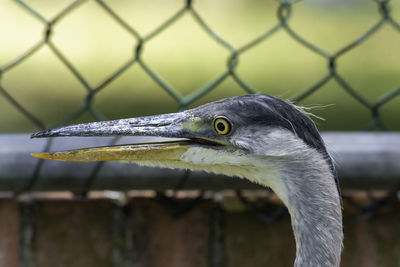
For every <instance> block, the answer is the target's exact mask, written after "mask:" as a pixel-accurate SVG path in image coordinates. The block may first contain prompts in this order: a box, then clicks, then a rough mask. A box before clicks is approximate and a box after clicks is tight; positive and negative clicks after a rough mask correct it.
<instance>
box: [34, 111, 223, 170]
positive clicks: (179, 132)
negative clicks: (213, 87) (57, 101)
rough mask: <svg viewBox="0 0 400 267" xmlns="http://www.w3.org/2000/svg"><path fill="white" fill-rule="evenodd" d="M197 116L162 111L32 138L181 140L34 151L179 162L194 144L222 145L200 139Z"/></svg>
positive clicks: (67, 157)
mask: <svg viewBox="0 0 400 267" xmlns="http://www.w3.org/2000/svg"><path fill="white" fill-rule="evenodd" d="M197 119H198V118H197ZM195 121H196V118H195V117H192V116H188V115H187V114H186V113H184V112H180V113H171V114H162V115H156V116H148V117H141V118H132V119H121V120H114V121H101V122H92V123H85V124H77V125H71V126H66V127H59V128H54V129H50V130H45V131H42V132H38V133H35V134H33V135H32V136H31V138H41V137H58V136H159V137H172V138H185V139H184V140H179V141H169V142H157V143H142V144H129V145H116V146H105V147H94V148H83V149H76V150H69V151H61V152H49V153H33V154H32V156H34V157H37V158H42V159H52V160H61V161H77V162H90V161H106V160H120V161H132V162H138V163H141V162H144V163H146V162H149V161H151V162H169V163H173V162H177V161H180V158H181V157H182V155H183V154H184V153H185V152H186V151H187V150H188V149H189V148H191V147H194V146H195V147H199V146H202V147H204V146H207V147H210V146H213V147H215V146H220V145H221V144H219V143H217V142H215V141H212V140H208V139H204V138H201V137H200V136H199V133H198V132H196V131H194V130H193V129H194V126H193V125H194V123H195Z"/></svg>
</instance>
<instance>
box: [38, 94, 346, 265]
mask: <svg viewBox="0 0 400 267" xmlns="http://www.w3.org/2000/svg"><path fill="white" fill-rule="evenodd" d="M121 135H124V136H128V135H129V136H160V137H172V138H181V139H179V140H175V141H169V142H157V143H143V144H133V145H132V144H131V145H118V146H109V147H96V148H84V149H77V150H69V151H61V152H50V153H36V154H32V155H33V156H35V157H38V158H44V159H53V160H62V161H80V162H89V161H105V160H119V161H129V162H134V163H137V164H140V165H145V166H158V167H167V168H182V169H190V170H201V171H206V172H213V173H217V174H224V175H228V176H236V177H241V178H246V179H248V180H250V181H252V182H254V183H258V184H261V185H264V186H267V187H270V188H271V189H272V190H273V191H274V192H275V193H276V194H277V195H278V196H279V197H280V198H281V200H282V201H283V202H284V204H285V205H286V206H287V208H288V210H289V213H290V215H291V221H292V228H293V232H294V237H295V240H296V259H295V263H294V265H295V266H307V267H308V266H339V264H340V254H341V250H342V241H343V231H342V208H341V201H340V191H339V186H338V181H337V177H336V174H335V169H334V166H333V163H332V159H331V158H330V156H329V154H328V152H327V150H326V148H325V145H324V142H323V140H322V138H321V137H320V135H319V133H318V131H317V129H316V128H315V126H314V125H313V123H312V122H311V121H310V120H309V119H308V118H307V116H305V115H304V114H303V113H302V112H301V110H300V109H299V108H297V107H296V106H294V105H293V104H291V103H288V102H285V101H282V100H280V99H277V98H274V97H271V96H267V95H259V94H257V95H244V96H237V97H231V98H226V99H222V100H219V101H216V102H212V103H208V104H205V105H202V106H199V107H197V108H194V109H190V110H186V111H183V112H179V113H170V114H162V115H156V116H148V117H141V118H130V119H121V120H114V121H101V122H92V123H85V124H77V125H72V126H66V127H59V128H54V129H50V130H46V131H42V132H39V133H35V134H33V135H32V138H36V137H56V136H121ZM266 238H268V237H266Z"/></svg>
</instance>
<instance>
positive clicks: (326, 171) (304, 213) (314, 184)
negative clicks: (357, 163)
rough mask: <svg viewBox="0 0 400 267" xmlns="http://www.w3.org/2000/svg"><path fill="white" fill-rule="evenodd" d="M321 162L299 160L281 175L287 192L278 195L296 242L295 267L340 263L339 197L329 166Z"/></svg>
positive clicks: (337, 264)
mask: <svg viewBox="0 0 400 267" xmlns="http://www.w3.org/2000/svg"><path fill="white" fill-rule="evenodd" d="M303 156H304V155H303ZM318 161H319V162H316V158H313V159H310V161H309V163H312V164H306V163H307V160H306V159H304V158H303V159H301V160H296V161H293V162H291V164H290V165H289V166H286V167H285V168H283V170H282V172H281V174H282V176H281V178H283V179H282V181H283V184H284V187H285V189H286V192H277V193H278V195H279V193H281V195H282V196H280V197H281V199H282V200H283V201H284V202H285V204H286V206H287V207H288V210H289V213H290V215H291V221H292V227H293V232H294V236H295V239H296V260H295V264H294V266H295V267H304V266H339V264H340V254H341V251H342V241H343V231H342V207H341V201H340V196H339V192H338V190H337V187H336V183H335V180H334V174H333V173H332V171H331V169H330V167H329V165H328V164H327V162H326V161H325V160H324V159H323V158H321V159H319V160H318ZM310 166H314V167H310ZM315 166H318V167H315ZM282 193H283V194H282Z"/></svg>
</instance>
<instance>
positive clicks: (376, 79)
mask: <svg viewBox="0 0 400 267" xmlns="http://www.w3.org/2000/svg"><path fill="white" fill-rule="evenodd" d="M25 3H27V4H28V5H29V6H30V7H32V8H33V9H34V10H35V11H36V12H38V13H39V14H41V15H42V16H43V17H44V18H46V19H48V20H50V19H51V18H52V17H54V16H55V15H56V14H58V13H59V12H60V11H61V10H63V9H64V8H65V7H66V6H68V5H69V4H70V3H71V1H42V0H41V1H33V0H32V1H25ZM105 3H107V4H108V5H109V6H110V7H111V8H112V9H113V10H114V11H115V12H116V13H117V14H118V15H119V16H120V17H121V18H122V19H123V20H124V21H126V22H127V23H128V24H129V25H130V26H131V27H132V28H134V29H135V30H136V31H138V33H139V34H140V35H142V36H146V34H149V33H150V32H152V31H153V30H154V29H156V28H157V27H158V26H159V25H161V24H162V23H164V22H165V21H166V20H167V19H168V18H169V17H171V16H172V15H173V14H175V13H176V12H177V11H178V10H179V9H181V8H183V7H184V5H185V3H184V1H182V0H177V1H163V0H157V1H153V0H152V1H138V0H137V1H132V0H124V1H105ZM278 6H279V2H278V1H272V0H264V1H261V0H229V1H228V0H219V1H212V0H199V1H194V2H193V8H194V9H195V10H196V11H197V12H198V13H199V14H200V16H201V17H202V18H203V20H204V21H205V22H206V23H207V25H208V26H209V27H210V28H211V29H213V30H214V31H215V32H217V33H218V34H219V35H220V36H221V37H222V38H223V39H225V40H226V41H227V42H229V43H230V44H231V45H232V46H234V47H236V48H238V47H241V46H242V45H245V44H246V43H248V42H249V41H251V40H253V39H254V38H256V37H257V36H259V35H261V34H262V33H264V32H266V31H267V30H268V29H270V28H272V27H273V26H274V25H276V24H277V22H278V19H277V8H278ZM390 7H391V16H392V18H393V19H395V20H396V21H398V22H399V21H400V1H399V0H395V1H391V2H390ZM292 8H293V13H292V16H291V18H290V21H289V25H290V26H291V28H292V29H293V30H295V31H296V32H297V33H298V34H299V35H300V36H302V37H303V38H304V39H306V40H308V41H310V42H311V43H313V44H315V45H317V46H319V47H321V48H323V49H324V50H327V51H329V52H330V53H334V52H335V51H338V50H339V49H341V48H342V47H344V46H346V45H347V44H349V43H350V42H352V41H353V40H355V39H357V38H358V37H359V36H360V35H362V34H364V33H365V32H366V31H367V30H368V29H370V28H371V27H372V26H373V25H374V24H375V23H376V22H377V21H379V19H380V18H381V16H380V13H379V11H378V5H377V3H376V2H375V1H372V0H371V1H361V0H359V1H356V0H353V1H331V0H319V1H317V0H313V1H307V0H305V1H301V2H298V3H296V4H294V5H293V7H292ZM0 23H1V25H3V26H2V27H0V36H1V39H0V40H1V41H0V69H2V68H3V66H5V65H7V64H8V63H10V62H12V61H14V60H15V59H16V58H18V57H19V56H21V55H22V54H23V53H24V52H26V51H27V50H29V49H30V48H31V47H32V46H33V45H34V44H35V43H37V42H39V41H40V40H41V39H43V35H44V31H45V25H44V24H43V23H42V22H41V21H40V20H38V19H37V18H35V17H34V16H32V15H31V14H30V13H29V12H27V11H26V10H25V9H24V8H22V7H21V5H19V4H18V3H16V2H15V1H11V0H1V2H0ZM51 40H52V42H53V43H54V45H55V46H56V47H57V48H58V49H59V50H60V51H61V52H62V53H63V54H64V55H65V57H66V58H67V60H68V61H69V62H70V63H71V64H72V65H73V66H74V67H75V68H76V69H77V70H78V71H79V73H81V75H82V76H83V77H84V78H85V79H86V80H87V81H88V83H89V84H90V85H91V86H93V87H95V86H96V85H98V84H99V83H101V82H102V81H104V80H105V79H106V78H108V77H109V75H111V74H112V73H113V72H114V71H115V70H116V69H118V68H119V67H120V66H121V65H123V64H124V63H125V62H126V61H127V60H129V59H130V58H132V56H133V55H134V51H135V46H136V44H137V40H136V39H135V38H134V37H133V36H132V35H131V34H129V33H128V32H127V31H126V30H125V29H123V28H122V27H121V26H120V25H119V24H118V23H116V22H115V20H113V19H112V18H111V17H110V15H109V14H108V13H107V12H106V11H105V10H104V9H103V8H102V7H101V6H100V5H99V4H98V3H97V2H96V1H82V3H81V4H80V5H79V6H78V7H76V8H75V9H73V10H72V11H71V12H69V13H68V14H67V15H66V16H65V17H63V18H62V19H61V20H59V21H58V22H57V24H56V25H54V26H53V32H52V35H51ZM143 49H144V51H143V54H142V59H143V61H144V62H145V63H146V64H147V65H148V66H149V67H151V68H152V69H153V70H154V71H155V72H157V73H158V74H159V75H160V76H161V77H163V79H164V80H166V81H168V83H169V84H170V85H172V86H173V87H174V88H175V89H176V90H178V91H179V92H180V93H181V94H182V95H188V94H190V93H192V92H194V91H195V90H196V89H199V88H201V87H203V86H204V85H206V84H207V83H209V82H210V81H212V80H213V79H215V78H216V77H218V76H219V75H220V74H222V73H223V72H224V71H226V69H227V67H226V63H227V60H228V58H229V56H230V52H229V50H227V49H226V48H224V47H222V46H221V45H220V44H218V43H217V42H216V41H215V40H214V39H212V38H211V37H210V36H209V35H208V34H207V33H206V32H205V31H204V30H203V29H202V28H201V27H200V26H199V24H198V23H197V22H196V21H195V20H194V19H193V17H192V16H191V14H190V13H189V12H187V13H185V14H184V15H183V16H182V17H181V18H179V19H178V20H177V21H176V22H175V23H173V24H172V25H171V26H169V27H168V28H166V29H164V30H163V31H162V32H160V33H159V34H158V35H156V36H155V37H154V38H153V39H151V40H150V41H148V42H146V43H145V46H144V48H143ZM236 70H237V73H238V74H239V75H240V76H241V77H242V78H243V79H244V80H245V81H246V82H247V83H248V84H249V85H251V86H252V87H253V88H255V89H256V90H257V91H259V92H262V93H266V94H271V95H274V96H278V97H281V98H285V99H290V98H292V97H295V96H296V95H298V94H300V93H301V92H303V91H305V90H306V89H308V88H309V87H310V86H311V85H312V84H314V83H315V82H317V81H318V80H320V79H321V78H322V77H323V76H324V75H326V74H327V73H328V68H327V60H326V59H325V58H323V57H321V56H320V55H318V54H316V53H314V52H312V51H310V50H309V49H307V48H305V47H304V46H302V45H301V44H300V43H298V42H297V41H295V40H294V39H293V38H292V37H290V36H289V35H288V34H287V33H286V32H285V31H284V30H282V29H281V30H279V31H278V32H276V33H275V34H274V35H272V36H271V37H269V38H268V39H266V40H264V41H263V42H261V43H260V44H258V45H256V46H255V47H253V48H252V49H250V50H248V51H246V52H244V53H243V54H241V55H240V57H239V65H238V67H237V69H236ZM337 70H338V73H339V74H340V75H341V76H342V77H343V78H344V79H345V80H346V82H347V83H348V84H350V85H351V86H352V87H353V88H354V89H355V90H356V91H357V92H359V93H360V94H362V95H363V96H364V97H365V98H366V99H367V100H368V101H371V102H374V101H376V100H377V99H379V97H381V96H382V95H384V94H386V93H388V92H390V91H392V90H393V89H395V88H397V87H399V86H400V32H399V31H397V30H396V29H395V28H394V27H392V26H391V25H389V24H385V25H384V26H383V27H382V28H381V29H379V30H378V31H377V32H376V33H374V34H373V35H372V36H371V37H370V38H369V39H368V40H367V41H366V42H364V43H362V44H361V45H359V46H357V47H356V48H355V49H353V50H351V51H349V52H347V53H345V54H344V55H343V56H341V57H339V59H338V61H337ZM0 83H1V86H2V88H4V90H6V91H7V92H8V94H10V95H11V96H12V97H13V98H14V99H15V100H17V101H18V102H19V103H20V105H22V106H23V107H24V108H26V109H27V110H28V111H29V112H31V113H32V114H34V115H35V116H36V117H37V118H39V119H40V120H42V121H43V122H45V124H46V127H50V126H55V125H56V124H57V122H59V121H61V120H63V119H65V118H66V117H68V116H69V115H71V114H73V113H74V112H75V111H76V110H77V109H79V108H80V107H82V106H83V104H84V101H85V97H86V95H87V91H86V89H85V88H84V87H83V86H82V84H81V83H80V82H79V81H78V80H77V79H76V77H75V76H74V75H73V74H72V73H71V71H70V70H68V68H66V66H65V65H64V64H63V63H62V62H61V61H60V60H59V59H58V58H57V57H56V56H55V55H54V53H53V52H52V51H51V50H50V49H49V48H48V47H47V46H46V45H45V46H43V47H42V48H41V49H39V50H38V51H37V52H36V53H34V54H33V55H32V56H31V57H29V58H28V59H26V60H25V61H23V62H22V63H21V64H18V65H17V66H15V67H13V68H11V69H9V70H7V71H5V72H3V73H2V75H1V80H0ZM245 93H246V92H245V91H244V90H243V89H242V88H241V87H240V86H239V85H238V84H236V82H235V81H234V80H233V79H232V78H231V77H228V78H227V79H226V80H225V81H224V82H222V83H221V84H220V85H219V86H217V87H216V88H215V89H214V90H213V91H211V92H210V93H208V94H206V95H205V96H204V97H202V98H200V99H199V100H197V101H195V102H194V103H192V104H191V105H190V106H189V107H194V106H197V105H199V104H203V103H206V102H209V101H212V100H217V99H220V98H223V97H228V96H233V95H240V94H245ZM299 104H300V105H305V106H315V105H316V106H323V108H318V109H315V110H314V111H313V112H314V113H315V114H317V115H318V116H321V117H323V118H325V121H318V122H317V124H318V127H319V128H320V129H321V130H335V131H339V130H345V131H352V130H360V129H362V128H363V127H365V126H366V125H367V124H368V122H369V121H370V120H371V111H370V110H368V109H367V108H365V107H364V106H362V105H361V104H360V103H359V102H357V101H356V100H355V99H354V98H352V97H351V96H350V95H349V94H348V93H346V92H345V91H344V90H343V88H342V87H341V86H340V85H338V84H337V83H336V82H335V81H334V80H331V81H329V82H328V83H327V84H325V85H324V86H323V87H321V88H320V89H319V90H318V91H317V92H316V93H314V94H312V95H311V96H310V97H308V98H306V99H305V100H303V101H301V102H300V103H299ZM331 104H332V105H331ZM93 105H94V107H95V108H96V109H97V110H98V111H100V112H101V113H102V114H103V115H104V116H106V117H107V118H108V119H117V118H123V117H134V116H141V115H151V114H157V113H164V112H175V111H176V110H177V109H178V108H179V104H178V103H177V102H176V101H175V100H174V99H173V98H172V97H171V96H170V95H168V94H167V93H166V92H165V90H164V89H163V88H161V87H160V86H159V85H158V84H157V83H156V82H155V81H153V80H152V79H151V78H150V77H149V75H148V74H146V73H145V72H144V71H143V69H142V68H141V67H140V66H139V65H138V64H136V63H135V64H133V65H132V66H131V67H130V68H129V69H128V70H127V71H125V72H124V73H123V74H122V75H121V76H120V77H118V78H117V79H115V80H114V81H113V82H111V83H110V84H109V85H108V86H106V87H105V88H103V89H102V90H101V91H99V92H98V93H97V94H96V96H95V99H94V103H93ZM381 114H382V117H383V119H384V121H385V122H386V123H387V125H389V126H390V127H391V129H393V130H397V131H398V130H400V121H399V120H400V119H399V115H400V96H399V97H397V98H395V99H393V100H391V101H390V102H388V103H387V104H385V105H384V106H383V107H382V109H381ZM91 120H94V118H93V117H92V116H91V115H90V114H89V113H88V112H86V113H84V114H83V115H82V116H80V117H79V118H77V119H76V120H75V121H73V123H75V122H80V121H91ZM0 122H1V124H0V132H3V133H11V132H32V131H36V130H37V127H36V126H35V125H34V124H33V123H31V122H30V121H29V120H28V119H27V118H26V117H25V116H24V115H23V114H21V112H19V111H18V110H17V109H16V108H15V107H14V106H13V105H12V104H11V103H10V102H9V101H8V100H7V99H6V98H4V97H3V96H2V95H0ZM71 123H72V122H71Z"/></svg>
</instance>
